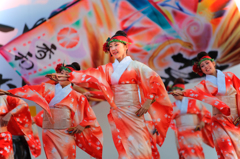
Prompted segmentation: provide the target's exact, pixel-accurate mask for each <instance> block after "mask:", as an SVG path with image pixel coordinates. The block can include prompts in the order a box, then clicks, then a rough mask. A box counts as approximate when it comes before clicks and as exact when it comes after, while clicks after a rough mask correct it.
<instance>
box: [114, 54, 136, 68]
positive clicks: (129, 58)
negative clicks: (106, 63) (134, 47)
mask: <svg viewBox="0 0 240 159" xmlns="http://www.w3.org/2000/svg"><path fill="white" fill-rule="evenodd" d="M131 60H132V58H131V57H130V56H126V57H124V59H122V61H120V62H119V61H118V60H117V59H115V61H114V63H113V64H112V66H113V70H115V69H116V68H117V66H118V65H119V64H120V63H124V62H127V61H131Z"/></svg>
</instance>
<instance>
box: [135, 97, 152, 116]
mask: <svg viewBox="0 0 240 159" xmlns="http://www.w3.org/2000/svg"><path fill="white" fill-rule="evenodd" d="M151 103H152V100H151V99H147V100H146V101H145V103H144V104H143V106H142V107H141V108H140V109H138V111H137V112H136V113H135V114H136V115H137V116H138V117H141V116H142V115H143V114H145V113H147V111H148V109H149V108H150V106H151Z"/></svg>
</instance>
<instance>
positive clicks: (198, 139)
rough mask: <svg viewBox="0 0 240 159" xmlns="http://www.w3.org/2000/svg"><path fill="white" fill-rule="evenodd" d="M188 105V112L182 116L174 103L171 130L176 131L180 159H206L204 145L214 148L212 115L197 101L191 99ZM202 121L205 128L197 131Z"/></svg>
mask: <svg viewBox="0 0 240 159" xmlns="http://www.w3.org/2000/svg"><path fill="white" fill-rule="evenodd" d="M186 104H187V105H185V106H186V107H187V112H186V113H184V114H182V113H181V110H180V109H179V107H178V106H177V105H176V102H174V103H173V121H172V123H171V128H172V129H173V130H174V131H175V135H176V144H177V150H178V154H179V158H180V159H181V158H182V157H183V158H185V159H188V158H189V159H190V158H191V159H204V158H205V157H204V153H203V148H202V143H203V142H205V143H206V144H208V145H209V146H211V147H214V144H213V139H212V136H211V120H212V119H211V113H210V112H209V111H208V110H207V109H206V108H205V107H204V105H202V104H201V103H200V102H199V101H197V100H195V99H189V100H188V103H186ZM174 121H175V122H176V124H175V123H174ZM201 121H203V122H204V123H205V127H203V129H202V130H201V131H195V130H194V129H195V128H196V127H197V125H198V124H200V122H201Z"/></svg>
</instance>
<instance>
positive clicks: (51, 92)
mask: <svg viewBox="0 0 240 159" xmlns="http://www.w3.org/2000/svg"><path fill="white" fill-rule="evenodd" d="M29 91H32V92H35V93H34V94H32V95H33V96H39V97H38V99H44V101H35V102H36V103H45V102H46V103H50V102H51V100H52V99H53V98H54V96H55V94H56V93H57V92H55V85H52V84H49V83H42V84H41V85H36V86H24V87H22V88H16V89H13V90H10V92H12V93H14V94H15V93H17V94H19V95H22V97H23V98H26V99H31V96H29V95H27V94H28V92H29ZM55 107H57V108H61V107H66V108H68V109H69V110H70V111H71V126H72V127H75V126H77V125H78V124H79V125H81V126H83V127H86V126H88V125H89V126H90V128H86V129H85V130H84V131H83V132H82V133H80V134H75V135H74V136H73V135H71V134H69V133H68V132H67V131H66V130H53V129H43V132H42V139H43V144H44V150H45V153H46V156H47V158H49V159H52V158H58V157H59V156H60V157H61V158H64V157H68V158H71V159H72V158H76V145H77V146H78V147H79V148H81V149H82V150H83V151H85V152H87V153H88V154H89V155H91V156H93V157H95V158H102V146H103V135H102V130H101V127H100V125H99V123H98V121H97V119H96V116H95V114H94V112H93V110H92V108H91V107H90V105H89V104H88V101H87V99H86V97H85V96H83V95H82V94H80V93H78V92H76V91H74V90H72V91H71V92H70V93H69V94H68V95H67V96H66V97H65V98H64V99H62V100H61V102H59V103H57V104H55ZM43 112H44V110H43V111H42V112H40V113H39V114H38V115H37V116H36V117H35V122H36V124H37V125H38V126H42V122H43ZM59 143H61V144H59Z"/></svg>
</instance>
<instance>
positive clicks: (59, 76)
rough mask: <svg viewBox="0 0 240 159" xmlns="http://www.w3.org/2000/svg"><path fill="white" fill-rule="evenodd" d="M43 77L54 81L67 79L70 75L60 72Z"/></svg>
mask: <svg viewBox="0 0 240 159" xmlns="http://www.w3.org/2000/svg"><path fill="white" fill-rule="evenodd" d="M45 77H47V78H50V79H52V80H55V81H67V80H68V78H69V77H70V76H68V75H63V74H61V73H53V74H47V75H46V76H45Z"/></svg>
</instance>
